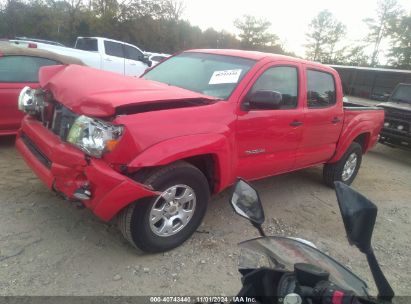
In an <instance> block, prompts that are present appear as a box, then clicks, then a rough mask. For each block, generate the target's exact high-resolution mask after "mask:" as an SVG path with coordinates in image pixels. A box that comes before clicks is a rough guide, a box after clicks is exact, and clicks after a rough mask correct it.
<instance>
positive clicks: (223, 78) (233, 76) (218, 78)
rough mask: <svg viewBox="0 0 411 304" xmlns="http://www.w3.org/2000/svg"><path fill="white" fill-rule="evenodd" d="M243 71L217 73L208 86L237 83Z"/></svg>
mask: <svg viewBox="0 0 411 304" xmlns="http://www.w3.org/2000/svg"><path fill="white" fill-rule="evenodd" d="M241 71H242V70H241V69H237V70H225V71H215V72H214V73H213V75H212V76H211V78H210V82H209V83H208V84H223V83H237V82H238V79H239V78H240V75H241Z"/></svg>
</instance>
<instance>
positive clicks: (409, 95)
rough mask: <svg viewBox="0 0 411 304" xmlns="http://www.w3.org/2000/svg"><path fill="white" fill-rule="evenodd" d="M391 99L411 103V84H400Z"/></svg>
mask: <svg viewBox="0 0 411 304" xmlns="http://www.w3.org/2000/svg"><path fill="white" fill-rule="evenodd" d="M390 101H399V102H406V103H410V104H411V85H399V86H398V87H397V88H396V89H395V91H394V93H393V94H392V96H391V98H390Z"/></svg>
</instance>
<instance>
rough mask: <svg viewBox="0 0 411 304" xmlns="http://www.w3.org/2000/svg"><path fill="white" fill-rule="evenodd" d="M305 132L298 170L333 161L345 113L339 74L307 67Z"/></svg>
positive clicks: (297, 164)
mask: <svg viewBox="0 0 411 304" xmlns="http://www.w3.org/2000/svg"><path fill="white" fill-rule="evenodd" d="M305 74H306V94H305V100H306V102H305V106H304V129H303V136H302V140H301V142H300V145H299V148H298V152H297V156H296V163H295V168H303V167H307V166H310V165H313V164H318V163H323V162H326V161H327V160H329V159H330V158H331V157H332V156H333V154H334V152H335V149H336V146H337V142H338V138H339V137H340V134H341V130H342V126H343V119H344V112H343V106H342V91H341V85H340V83H339V82H338V81H339V78H338V76H337V74H336V73H331V72H330V71H329V70H322V69H321V68H320V67H318V66H310V65H306V69H305Z"/></svg>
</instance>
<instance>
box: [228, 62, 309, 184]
mask: <svg viewBox="0 0 411 304" xmlns="http://www.w3.org/2000/svg"><path fill="white" fill-rule="evenodd" d="M299 79H301V68H300V66H299V65H297V64H295V63H288V62H281V63H276V65H273V64H271V65H268V66H266V67H265V68H263V69H262V70H261V71H260V73H258V74H257V75H256V77H255V78H254V83H253V84H251V85H250V88H249V89H248V92H246V93H245V96H244V97H243V98H242V103H244V102H247V98H249V97H250V96H251V94H253V93H254V92H257V91H267V90H268V91H276V92H278V93H281V95H282V101H281V105H280V106H279V107H278V108H276V109H269V110H261V109H253V108H249V109H248V110H240V111H239V113H238V118H237V126H236V143H237V154H238V155H237V159H238V163H237V170H236V174H237V176H239V177H242V178H245V179H257V178H262V177H265V176H270V175H275V174H279V173H283V172H286V171H289V170H291V169H292V168H293V165H294V162H295V153H296V150H297V147H298V144H299V142H300V140H301V134H302V127H303V126H302V125H301V121H302V116H303V113H302V102H301V98H300V97H301V92H300V91H301V90H300V88H299V83H301V81H299ZM240 108H243V107H242V106H240Z"/></svg>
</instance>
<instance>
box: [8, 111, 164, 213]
mask: <svg viewBox="0 0 411 304" xmlns="http://www.w3.org/2000/svg"><path fill="white" fill-rule="evenodd" d="M16 147H17V149H18V150H19V152H20V153H21V154H22V156H23V158H24V160H25V161H26V163H27V164H28V165H29V166H30V168H31V169H32V170H33V171H34V172H35V173H36V174H37V176H38V177H39V178H40V179H41V180H42V181H43V183H44V184H45V185H46V186H47V187H48V188H49V189H52V190H54V191H57V192H59V193H61V194H63V195H64V196H65V197H66V198H67V199H70V200H72V199H74V196H73V195H74V192H75V191H76V190H77V189H85V188H86V189H88V190H89V191H90V192H91V197H90V199H88V200H83V201H82V202H83V203H84V205H85V206H86V207H87V208H89V209H91V210H92V211H93V212H94V213H95V214H96V215H97V216H98V217H99V218H101V219H102V220H105V221H109V220H110V219H112V218H113V217H114V216H115V215H116V214H117V213H118V212H119V211H120V210H122V209H123V208H124V207H125V206H127V205H128V204H130V203H132V202H134V201H136V200H138V199H141V198H144V197H150V196H155V195H157V193H156V192H154V191H152V190H150V189H148V188H146V187H145V186H144V185H142V184H139V183H137V182H135V181H133V180H132V179H130V178H128V177H127V176H124V175H122V174H120V173H118V172H117V171H115V170H114V169H113V168H112V167H110V166H109V165H108V164H107V163H106V162H105V161H104V160H102V159H95V158H90V159H89V160H86V158H85V155H84V153H83V152H81V151H80V150H79V149H77V148H75V147H73V146H72V145H70V144H67V143H65V142H63V141H61V140H60V138H59V137H58V136H57V135H55V134H53V133H52V132H51V131H50V130H48V129H46V128H45V127H44V126H43V125H42V124H41V122H39V121H37V120H35V119H33V118H32V117H30V116H26V117H25V118H24V119H23V122H22V127H21V129H20V131H19V133H18V136H17V140H16Z"/></svg>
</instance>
